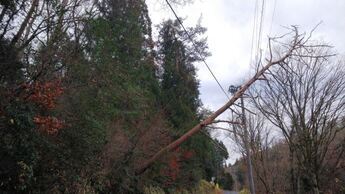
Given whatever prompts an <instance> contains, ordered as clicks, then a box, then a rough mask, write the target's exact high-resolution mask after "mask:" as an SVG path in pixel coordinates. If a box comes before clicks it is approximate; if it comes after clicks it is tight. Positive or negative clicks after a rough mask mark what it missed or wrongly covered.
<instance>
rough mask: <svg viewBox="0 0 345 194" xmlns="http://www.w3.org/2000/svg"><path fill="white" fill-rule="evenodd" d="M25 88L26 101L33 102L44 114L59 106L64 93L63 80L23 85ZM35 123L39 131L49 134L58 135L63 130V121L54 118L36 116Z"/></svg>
mask: <svg viewBox="0 0 345 194" xmlns="http://www.w3.org/2000/svg"><path fill="white" fill-rule="evenodd" d="M22 87H23V88H25V91H26V93H27V96H28V97H27V98H26V100H27V101H29V102H33V103H35V104H36V105H38V107H39V108H40V109H41V111H43V112H47V110H52V109H54V108H55V107H56V105H57V100H58V98H59V97H60V96H61V95H62V93H63V88H62V86H61V80H53V81H47V82H39V81H38V82H35V83H33V84H23V85H22ZM33 121H34V123H35V124H36V126H37V127H38V130H39V131H41V132H44V133H47V134H50V135H52V134H56V133H58V131H59V130H60V129H62V128H63V126H64V125H63V121H61V120H59V119H58V118H56V117H54V116H43V115H40V114H39V115H36V116H35V117H34V118H33Z"/></svg>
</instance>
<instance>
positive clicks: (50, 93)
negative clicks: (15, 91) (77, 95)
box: [27, 80, 63, 110]
mask: <svg viewBox="0 0 345 194" xmlns="http://www.w3.org/2000/svg"><path fill="white" fill-rule="evenodd" d="M27 88H28V90H29V91H30V93H31V94H30V96H29V98H28V100H29V101H31V102H34V103H36V104H37V105H39V106H41V107H42V108H45V109H48V110H50V109H53V108H55V106H56V100H57V98H58V97H59V96H61V94H62V93H63V88H62V86H61V80H54V81H49V82H35V83H34V84H32V85H30V86H28V87H27Z"/></svg>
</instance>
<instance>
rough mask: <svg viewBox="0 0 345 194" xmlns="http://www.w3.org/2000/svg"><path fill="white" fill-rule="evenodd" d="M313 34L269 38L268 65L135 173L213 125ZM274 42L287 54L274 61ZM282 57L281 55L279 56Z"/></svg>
mask: <svg viewBox="0 0 345 194" xmlns="http://www.w3.org/2000/svg"><path fill="white" fill-rule="evenodd" d="M291 34H292V38H291V39H290V41H287V43H281V42H279V41H278V39H282V38H284V37H285V36H288V35H290V36H291ZM310 37H311V34H310V35H309V36H305V34H299V33H298V29H297V27H295V26H293V27H292V29H291V32H290V33H288V34H286V35H283V36H281V37H276V38H269V44H268V46H269V56H268V59H266V61H267V63H266V65H264V66H262V67H261V68H260V70H258V71H257V72H256V73H255V75H254V76H253V77H252V78H251V79H249V80H248V81H247V82H245V83H244V84H243V85H242V86H241V88H240V89H239V90H238V91H237V92H236V93H234V95H233V96H232V97H231V98H230V99H229V101H228V102H227V103H226V104H225V105H223V106H222V107H221V108H219V109H218V110H217V111H215V112H214V113H212V114H211V115H210V116H209V117H207V118H206V119H204V120H203V121H201V122H200V123H198V124H197V125H195V126H194V127H193V128H192V129H190V130H189V131H188V132H187V133H185V134H183V135H182V136H181V137H179V138H178V139H176V140H175V141H173V142H171V143H170V144H168V145H167V146H165V147H164V148H162V149H161V150H159V151H158V152H156V153H155V154H154V155H153V156H152V157H151V158H150V159H148V160H147V161H146V162H144V163H143V165H141V166H140V167H139V168H138V169H136V171H135V173H136V175H140V174H142V173H144V172H145V171H146V170H147V169H148V168H149V167H150V166H152V164H153V163H154V162H155V161H157V160H158V159H159V158H160V157H161V156H162V155H164V154H165V153H167V152H169V151H172V150H174V149H176V148H177V147H178V146H180V145H181V144H182V143H183V142H185V141H186V140H188V139H189V138H190V137H191V136H193V135H194V134H195V133H197V132H199V131H200V130H201V129H202V128H204V127H205V126H207V125H210V124H212V123H213V121H214V120H215V119H216V118H217V117H218V116H219V115H221V114H222V113H224V112H225V111H226V110H227V109H229V108H230V107H231V106H232V105H233V104H234V103H235V102H236V100H238V99H239V98H240V97H241V96H242V95H243V94H244V92H245V91H246V90H247V89H248V88H249V87H250V86H251V85H252V84H253V83H254V82H256V81H257V80H261V79H263V76H264V73H265V72H266V71H267V70H268V69H269V68H270V67H271V66H273V65H276V64H283V63H284V61H285V60H286V59H287V58H289V57H290V56H292V55H294V53H295V51H296V50H298V49H301V48H302V49H305V48H306V43H307V42H308V40H309V39H310ZM272 42H276V43H279V44H280V45H281V48H283V49H284V50H285V52H284V53H285V54H283V55H281V57H278V59H273V51H272V44H271V43H272ZM277 55H278V56H279V55H280V54H279V53H278V54H277Z"/></svg>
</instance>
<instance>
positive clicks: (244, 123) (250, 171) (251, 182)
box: [241, 95, 255, 194]
mask: <svg viewBox="0 0 345 194" xmlns="http://www.w3.org/2000/svg"><path fill="white" fill-rule="evenodd" d="M241 108H242V128H243V132H244V137H243V140H244V147H245V152H246V155H247V169H248V182H249V188H250V193H251V194H255V186H254V177H253V165H252V157H251V152H250V149H249V140H248V137H249V133H248V128H247V120H246V115H245V108H244V100H243V95H242V96H241Z"/></svg>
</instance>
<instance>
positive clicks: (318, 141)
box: [0, 0, 345, 194]
mask: <svg viewBox="0 0 345 194" xmlns="http://www.w3.org/2000/svg"><path fill="white" fill-rule="evenodd" d="M166 2H170V3H171V4H172V5H176V6H177V5H180V6H181V5H183V4H184V3H186V2H189V1H188V0H172V1H166ZM146 3H147V2H146V1H145V0H74V1H71V0H50V1H45V0H32V1H25V0H1V1H0V193H8V194H10V193H119V194H122V193H124V194H126V193H139V194H140V193H143V194H164V193H173V194H183V193H192V194H199V193H200V194H208V193H222V192H223V191H222V189H223V190H236V191H240V193H243V194H244V193H249V192H250V193H252V194H255V193H269V194H275V193H296V194H304V193H312V194H320V193H325V194H326V193H344V192H345V187H344V185H345V130H344V129H345V119H344V118H345V112H344V110H345V69H344V61H343V60H341V58H340V57H337V55H336V54H335V51H334V50H333V49H332V47H331V46H329V45H328V44H326V43H323V42H322V41H319V40H314V39H312V34H313V31H314V30H315V29H314V30H313V31H312V32H310V33H303V32H302V33H300V32H299V28H298V27H296V26H292V27H287V28H286V30H287V31H289V32H288V33H286V34H285V35H283V36H279V37H271V38H269V40H268V46H267V47H268V52H267V53H261V56H257V60H256V61H255V65H254V66H253V67H252V73H253V74H254V75H253V77H252V78H251V79H249V80H247V82H244V83H243V84H242V85H241V86H230V88H229V93H227V94H225V95H227V97H228V98H229V101H228V102H224V103H225V104H224V105H223V106H222V107H220V108H219V109H218V110H216V111H214V112H211V111H210V110H207V109H205V108H204V107H203V105H202V103H201V100H200V97H199V95H200V93H199V80H198V79H197V69H196V68H195V65H196V64H197V63H199V62H204V63H205V64H206V62H205V59H206V58H207V57H209V56H210V55H211V53H210V52H209V50H208V44H207V38H206V32H207V29H206V28H205V27H203V26H202V25H201V24H196V25H195V27H187V28H185V27H184V26H182V25H181V21H182V22H183V19H182V18H178V17H177V18H176V20H173V19H169V20H162V21H161V23H160V25H157V26H154V25H153V24H152V22H151V18H150V16H149V11H148V6H147V4H146ZM163 3H164V2H163ZM168 5H170V4H169V3H168ZM153 34H157V37H154V36H153ZM206 65H207V64H206ZM213 76H214V75H213ZM229 85H230V84H229ZM223 91H224V90H223ZM224 92H225V91H224ZM225 111H228V113H230V114H229V115H230V116H229V118H227V119H226V120H217V119H216V118H217V117H218V116H219V115H221V114H223V113H224V112H225ZM220 123H222V124H220ZM214 131H223V132H224V133H223V136H226V137H229V138H228V139H231V140H232V145H233V147H234V148H236V150H237V151H238V152H239V153H240V154H241V156H242V157H240V158H239V159H238V160H237V161H236V163H234V164H232V165H230V166H229V165H224V164H225V161H226V159H227V158H229V153H228V151H227V149H226V147H225V145H224V144H223V142H222V141H220V140H217V139H214V138H212V137H213V132H214Z"/></svg>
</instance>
